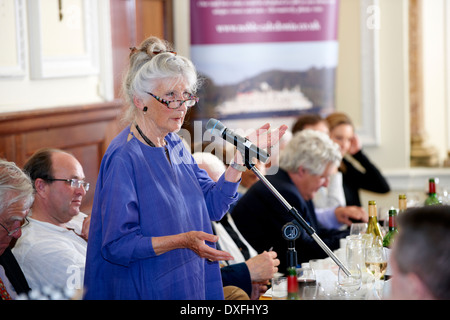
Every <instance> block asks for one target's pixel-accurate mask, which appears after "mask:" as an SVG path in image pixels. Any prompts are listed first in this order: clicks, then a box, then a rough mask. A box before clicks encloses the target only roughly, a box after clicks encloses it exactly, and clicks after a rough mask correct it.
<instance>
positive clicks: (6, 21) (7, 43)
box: [0, 0, 26, 78]
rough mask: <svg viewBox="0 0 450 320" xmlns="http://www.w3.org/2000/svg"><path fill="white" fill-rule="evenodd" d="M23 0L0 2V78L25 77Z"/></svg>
mask: <svg viewBox="0 0 450 320" xmlns="http://www.w3.org/2000/svg"><path fill="white" fill-rule="evenodd" d="M24 1H25V0H13V1H11V0H1V1H0V17H1V18H0V39H2V46H4V47H5V48H8V50H2V51H1V52H0V78H11V77H23V76H25V66H26V63H25V60H26V58H25V8H24Z"/></svg>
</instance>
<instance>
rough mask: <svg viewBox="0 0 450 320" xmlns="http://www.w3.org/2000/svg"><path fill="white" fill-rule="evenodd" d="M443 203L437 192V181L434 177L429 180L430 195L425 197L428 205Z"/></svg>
mask: <svg viewBox="0 0 450 320" xmlns="http://www.w3.org/2000/svg"><path fill="white" fill-rule="evenodd" d="M439 204H441V201H440V200H439V198H438V197H437V194H436V181H435V180H434V178H430V179H429V180H428V197H427V198H426V199H425V205H426V206H434V205H439Z"/></svg>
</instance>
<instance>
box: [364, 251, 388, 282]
mask: <svg viewBox="0 0 450 320" xmlns="http://www.w3.org/2000/svg"><path fill="white" fill-rule="evenodd" d="M365 265H366V268H367V272H369V273H370V274H372V275H373V277H374V279H375V280H384V274H385V273H386V269H387V255H386V251H385V248H383V247H381V246H377V245H374V246H370V247H367V248H366V251H365Z"/></svg>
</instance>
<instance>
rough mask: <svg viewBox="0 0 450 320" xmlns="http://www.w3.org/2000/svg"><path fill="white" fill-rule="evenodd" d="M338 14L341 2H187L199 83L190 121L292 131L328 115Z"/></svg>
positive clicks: (335, 56) (331, 96)
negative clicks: (302, 118)
mask: <svg viewBox="0 0 450 320" xmlns="http://www.w3.org/2000/svg"><path fill="white" fill-rule="evenodd" d="M338 8H339V0H191V3H190V20H191V59H192V61H193V62H194V64H195V65H196V67H197V70H198V72H199V73H200V74H201V76H202V77H203V78H204V84H203V85H202V88H201V89H200V91H199V92H198V95H199V97H200V102H199V104H198V107H196V108H194V109H195V110H194V109H193V110H192V111H193V114H192V116H191V121H192V120H200V119H201V120H206V121H207V120H208V119H209V118H211V117H213V118H217V119H219V120H220V121H222V122H223V123H224V124H225V125H226V126H227V127H228V128H230V129H234V130H235V129H255V128H258V127H260V126H261V125H262V124H264V123H266V122H270V123H271V124H272V126H279V125H280V124H287V125H288V126H289V127H292V124H293V123H294V121H295V119H296V118H297V116H298V115H300V114H302V113H305V112H315V113H320V114H323V115H326V114H328V113H330V112H332V111H333V110H334V108H335V105H334V103H335V74H336V67H337V62H338V41H337V26H338ZM206 121H205V122H206Z"/></svg>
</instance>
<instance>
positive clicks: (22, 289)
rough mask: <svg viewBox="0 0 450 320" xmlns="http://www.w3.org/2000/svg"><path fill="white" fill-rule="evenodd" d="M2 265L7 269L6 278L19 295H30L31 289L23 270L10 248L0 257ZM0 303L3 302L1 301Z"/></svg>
mask: <svg viewBox="0 0 450 320" xmlns="http://www.w3.org/2000/svg"><path fill="white" fill-rule="evenodd" d="M0 265H1V266H3V268H4V269H5V273H6V276H7V277H8V280H9V282H11V284H12V286H13V287H14V290H15V291H16V293H17V294H21V293H28V291H30V287H29V286H28V283H27V280H26V279H25V276H24V274H23V272H22V269H21V268H20V266H19V264H18V263H17V260H16V258H15V257H14V255H13V254H12V252H11V249H10V248H6V249H5V251H4V252H3V254H2V255H1V256H0ZM0 301H2V300H1V299H0Z"/></svg>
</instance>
